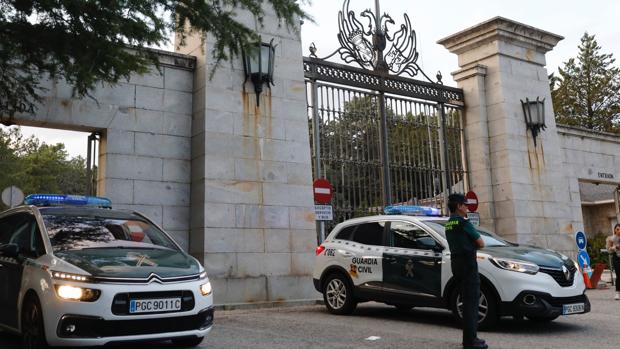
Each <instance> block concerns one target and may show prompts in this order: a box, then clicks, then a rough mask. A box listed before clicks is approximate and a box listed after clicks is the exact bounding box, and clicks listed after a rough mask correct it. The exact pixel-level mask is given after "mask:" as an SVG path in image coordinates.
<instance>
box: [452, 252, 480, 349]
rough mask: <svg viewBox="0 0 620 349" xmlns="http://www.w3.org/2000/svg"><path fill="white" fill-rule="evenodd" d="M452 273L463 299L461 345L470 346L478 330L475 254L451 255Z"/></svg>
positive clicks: (478, 286) (477, 283)
mask: <svg viewBox="0 0 620 349" xmlns="http://www.w3.org/2000/svg"><path fill="white" fill-rule="evenodd" d="M451 265H452V274H453V275H454V278H455V281H456V282H457V285H459V287H460V291H461V300H462V301H463V345H464V346H466V347H467V346H471V345H472V344H473V342H474V339H476V337H477V332H478V304H479V302H480V275H479V274H478V262H477V261H476V256H475V255H473V256H454V255H453V256H452V261H451Z"/></svg>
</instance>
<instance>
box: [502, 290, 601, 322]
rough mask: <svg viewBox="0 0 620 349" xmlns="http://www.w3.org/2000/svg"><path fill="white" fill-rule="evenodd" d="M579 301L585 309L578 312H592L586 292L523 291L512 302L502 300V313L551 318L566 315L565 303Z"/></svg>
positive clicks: (576, 302)
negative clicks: (555, 294) (561, 294)
mask: <svg viewBox="0 0 620 349" xmlns="http://www.w3.org/2000/svg"><path fill="white" fill-rule="evenodd" d="M578 303H583V304H584V311H583V312H580V313H576V314H585V313H588V312H590V308H591V307H590V300H589V299H588V296H586V294H585V293H584V294H581V295H577V296H573V297H553V296H551V295H550V294H548V293H544V292H536V291H522V292H521V293H519V295H518V296H517V297H516V298H515V299H514V300H513V301H512V302H502V304H501V308H500V313H501V314H502V315H522V316H535V317H547V318H551V317H557V316H560V315H565V314H564V313H563V309H564V306H565V305H569V304H578Z"/></svg>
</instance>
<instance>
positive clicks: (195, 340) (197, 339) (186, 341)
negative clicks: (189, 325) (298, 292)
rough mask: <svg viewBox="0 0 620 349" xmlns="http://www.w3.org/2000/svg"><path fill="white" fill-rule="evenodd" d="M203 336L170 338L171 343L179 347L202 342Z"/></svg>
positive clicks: (191, 345)
mask: <svg viewBox="0 0 620 349" xmlns="http://www.w3.org/2000/svg"><path fill="white" fill-rule="evenodd" d="M204 339H205V337H191V338H175V339H173V340H172V344H174V345H175V346H180V347H195V346H197V345H199V344H200V343H202V341H203V340H204Z"/></svg>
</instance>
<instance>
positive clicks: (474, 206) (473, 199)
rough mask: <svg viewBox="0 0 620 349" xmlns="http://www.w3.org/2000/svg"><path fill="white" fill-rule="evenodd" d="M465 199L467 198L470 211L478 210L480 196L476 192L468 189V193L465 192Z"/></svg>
mask: <svg viewBox="0 0 620 349" xmlns="http://www.w3.org/2000/svg"><path fill="white" fill-rule="evenodd" d="M465 199H466V200H467V202H466V203H465V204H466V205H467V209H469V212H476V211H477V210H478V196H477V195H476V193H474V192H473V191H468V192H467V194H465Z"/></svg>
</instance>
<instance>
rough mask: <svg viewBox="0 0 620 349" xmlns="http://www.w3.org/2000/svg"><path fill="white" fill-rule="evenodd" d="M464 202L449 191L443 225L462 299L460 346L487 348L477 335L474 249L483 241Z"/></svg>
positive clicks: (477, 279)
mask: <svg viewBox="0 0 620 349" xmlns="http://www.w3.org/2000/svg"><path fill="white" fill-rule="evenodd" d="M466 202H467V201H466V199H465V196H464V195H462V194H451V195H450V196H449V197H448V209H449V210H450V220H449V221H448V223H447V224H446V238H447V240H448V246H449V248H450V253H451V261H452V274H453V275H454V278H455V281H456V282H457V285H459V286H460V291H461V299H462V301H463V347H464V348H465V349H486V348H488V345H487V344H486V343H485V341H484V340H482V339H480V338H478V337H477V331H478V303H479V298H480V275H479V274H478V261H477V259H476V250H478V249H480V248H483V247H484V241H483V240H482V238H481V237H480V234H479V233H478V231H477V230H476V228H474V226H473V225H472V224H471V223H470V222H469V221H468V220H467V219H466V217H467V211H468V210H467V205H465V203H466Z"/></svg>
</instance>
